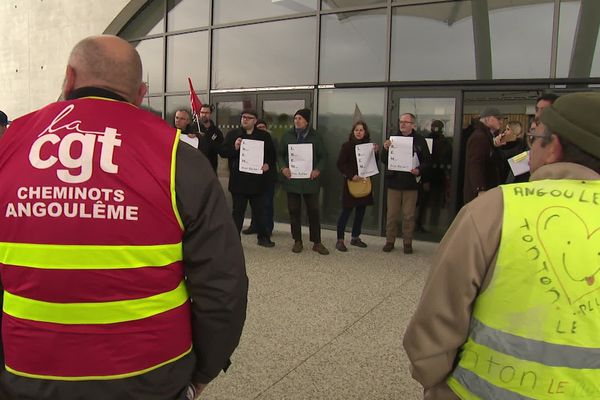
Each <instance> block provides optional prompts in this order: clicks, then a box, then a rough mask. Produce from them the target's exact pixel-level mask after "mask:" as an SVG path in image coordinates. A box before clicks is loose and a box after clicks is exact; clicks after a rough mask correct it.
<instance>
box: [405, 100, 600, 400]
mask: <svg viewBox="0 0 600 400" xmlns="http://www.w3.org/2000/svg"><path fill="white" fill-rule="evenodd" d="M598 110H600V93H575V94H568V95H565V96H562V97H560V98H559V99H558V100H556V102H555V103H554V104H552V105H549V106H548V107H547V108H546V109H545V110H544V111H543V113H542V114H541V119H540V120H541V123H540V124H539V125H538V126H537V128H536V130H535V132H530V133H529V134H528V135H527V142H528V144H529V147H530V149H531V151H530V154H529V165H530V169H531V178H530V182H526V183H519V184H514V185H503V186H501V187H498V188H494V189H492V190H490V191H488V192H486V193H485V194H483V195H482V196H480V197H478V198H476V199H475V200H473V201H472V202H470V203H469V204H468V205H466V206H465V207H463V209H462V210H461V211H460V213H459V214H458V216H457V217H456V219H455V220H454V222H453V224H452V226H451V227H450V229H449V230H448V232H447V233H446V235H445V237H444V239H443V240H442V242H441V243H440V247H439V249H438V251H437V253H436V255H435V258H434V261H433V266H432V269H431V271H430V275H429V278H428V280H427V282H426V284H425V288H424V290H423V294H422V297H421V300H420V302H419V305H418V307H417V309H416V311H415V314H414V316H413V318H412V320H411V321H410V323H409V326H408V328H407V331H406V334H405V336H404V348H405V349H406V352H407V354H408V357H409V359H410V362H411V371H412V375H413V378H415V379H416V380H417V381H419V383H420V384H421V385H422V386H423V388H424V398H425V399H428V400H439V399H448V400H451V399H598V398H600V362H598V359H600V358H599V355H600V336H599V335H598V331H599V330H600V313H598V312H597V308H598V304H600V217H599V216H600V124H599V123H598V120H597V113H598Z"/></svg>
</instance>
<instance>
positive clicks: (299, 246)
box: [292, 240, 304, 253]
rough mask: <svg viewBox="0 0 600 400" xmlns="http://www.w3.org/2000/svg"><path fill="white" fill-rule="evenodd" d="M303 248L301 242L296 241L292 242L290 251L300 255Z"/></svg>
mask: <svg viewBox="0 0 600 400" xmlns="http://www.w3.org/2000/svg"><path fill="white" fill-rule="evenodd" d="M303 248H304V246H302V240H296V241H295V242H294V247H292V251H293V252H294V253H300V252H301V251H302V249H303Z"/></svg>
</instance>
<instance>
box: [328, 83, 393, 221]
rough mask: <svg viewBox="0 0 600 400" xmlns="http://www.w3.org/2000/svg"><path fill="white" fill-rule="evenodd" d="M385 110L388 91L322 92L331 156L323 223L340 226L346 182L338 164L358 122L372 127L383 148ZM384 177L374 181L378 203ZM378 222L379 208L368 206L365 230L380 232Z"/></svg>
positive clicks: (375, 137) (331, 90)
mask: <svg viewBox="0 0 600 400" xmlns="http://www.w3.org/2000/svg"><path fill="white" fill-rule="evenodd" d="M384 109H385V90H384V89H382V88H372V89H344V90H338V89H324V90H321V91H320V92H319V117H318V121H317V122H318V124H317V125H318V131H319V133H320V134H321V135H322V136H323V140H324V142H325V146H326V147H327V150H328V153H329V158H328V162H327V168H326V170H325V171H324V173H323V174H324V176H323V215H322V217H321V218H322V220H323V223H325V224H327V225H330V226H336V225H337V218H338V217H339V214H340V212H341V207H342V203H341V193H342V185H343V184H344V180H343V179H342V176H341V174H340V172H339V171H338V169H337V166H336V163H337V159H338V155H339V151H340V148H341V146H342V144H343V143H344V142H347V141H348V138H349V135H350V131H351V129H352V124H353V122H354V120H355V119H362V120H364V121H365V122H366V124H367V126H368V127H369V133H370V135H371V141H372V142H373V143H378V144H379V145H380V146H381V144H382V143H383V140H382V138H383V137H384V136H385V132H384V127H385V122H384V116H383V110H384ZM379 167H380V168H381V165H380V166H379ZM380 175H381V174H380ZM380 175H377V176H375V177H373V178H372V184H373V195H374V200H375V204H378V202H379V201H380V198H381V189H382V183H383V182H382V181H381V176H380ZM378 223H379V211H378V207H377V206H375V207H367V211H366V214H365V219H364V222H363V230H366V231H371V232H377V229H378ZM349 225H351V224H349Z"/></svg>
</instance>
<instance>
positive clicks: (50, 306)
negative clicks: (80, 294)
mask: <svg viewBox="0 0 600 400" xmlns="http://www.w3.org/2000/svg"><path fill="white" fill-rule="evenodd" d="M188 297H189V296H188V293H187V290H186V288H185V282H184V281H181V283H180V284H179V286H177V287H176V288H175V289H173V290H171V291H169V292H164V293H160V294H157V295H154V296H150V297H143V298H141V299H134V300H119V301H105V302H95V303H50V302H46V301H39V300H32V299H28V298H26V297H21V296H17V295H14V294H12V293H9V292H7V291H6V290H5V291H4V307H3V310H4V312H5V313H7V314H9V315H12V316H13V317H16V318H22V319H28V320H31V321H40V322H52V323H57V324H113V323H117V322H127V321H134V320H139V319H143V318H147V317H151V316H153V315H156V314H160V313H162V312H165V311H169V310H171V309H173V308H175V307H178V306H180V305H182V304H183V303H185V302H186V301H187V300H188Z"/></svg>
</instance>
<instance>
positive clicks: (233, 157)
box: [221, 110, 276, 247]
mask: <svg viewBox="0 0 600 400" xmlns="http://www.w3.org/2000/svg"><path fill="white" fill-rule="evenodd" d="M256 119H257V114H256V112H255V111H253V110H244V111H243V112H242V114H241V126H240V127H239V128H236V129H233V130H231V131H229V132H228V133H227V136H226V137H225V141H224V143H223V147H222V149H221V156H222V157H224V158H227V159H228V164H229V191H230V192H231V196H232V200H233V210H232V215H233V220H234V221H235V225H236V227H237V230H238V233H240V232H241V230H242V225H243V223H244V214H245V213H246V207H247V206H248V202H250V207H251V208H252V219H253V220H255V221H257V224H256V233H257V238H258V245H259V246H263V247H273V246H275V243H273V242H272V241H271V235H270V233H269V232H267V227H266V212H265V202H264V194H265V192H266V191H267V189H268V185H269V179H270V177H269V174H267V171H269V170H271V169H273V168H275V161H276V155H275V147H274V146H273V141H272V140H271V136H270V135H269V134H268V133H267V132H265V131H261V130H259V129H255V126H254V125H255V124H256ZM244 139H246V140H260V141H262V142H264V160H263V165H262V168H261V169H262V171H263V173H262V174H252V173H249V172H243V171H240V148H241V146H242V140H244Z"/></svg>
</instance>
